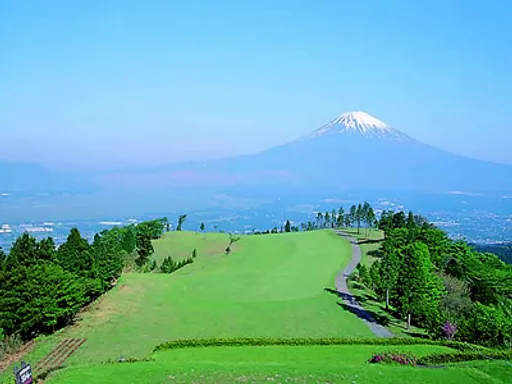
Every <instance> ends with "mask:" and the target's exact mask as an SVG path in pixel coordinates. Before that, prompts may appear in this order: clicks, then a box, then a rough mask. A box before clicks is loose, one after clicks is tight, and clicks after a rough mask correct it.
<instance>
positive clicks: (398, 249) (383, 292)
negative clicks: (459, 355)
mask: <svg viewBox="0 0 512 384" xmlns="http://www.w3.org/2000/svg"><path fill="white" fill-rule="evenodd" d="M378 225H379V228H381V229H383V230H384V231H385V240H384V242H383V244H382V249H381V256H382V257H381V259H380V260H379V261H378V262H376V263H374V265H373V266H372V268H371V269H370V276H371V280H372V285H373V288H374V289H375V291H376V293H377V294H378V295H379V297H380V298H381V299H384V297H389V299H390V302H391V304H393V306H394V307H395V308H396V309H397V310H398V311H399V312H400V313H401V314H402V316H408V315H409V314H410V315H412V316H413V321H414V322H415V323H416V324H418V325H420V326H423V327H425V328H427V329H428V330H429V332H430V334H431V335H432V336H434V337H442V332H441V329H442V326H443V324H445V323H446V321H449V322H450V323H451V324H453V326H454V327H456V329H457V334H456V336H455V337H456V338H457V339H459V340H465V341H470V342H476V343H480V344H484V345H495V346H504V345H509V344H512V336H511V329H512V327H511V326H510V319H511V318H512V313H509V309H510V310H511V311H512V306H511V305H509V304H507V303H509V302H510V299H511V298H512V284H511V283H510V282H511V281H512V266H510V265H507V264H505V263H503V262H502V261H501V260H500V259H499V258H498V257H497V256H495V255H492V254H485V253H479V252H475V251H474V250H473V249H472V248H471V247H470V246H469V245H468V244H467V243H465V242H464V241H461V240H458V241H452V240H450V239H449V238H448V236H447V235H446V233H445V232H444V231H442V230H440V229H438V228H436V227H435V226H433V225H432V224H430V223H429V222H428V221H427V220H426V219H425V218H423V217H421V216H418V215H413V214H412V213H409V214H408V216H407V218H406V217H405V214H404V213H403V212H397V213H394V212H386V211H384V212H383V213H382V215H381V218H380V220H379V223H378ZM507 343H508V344H507Z"/></svg>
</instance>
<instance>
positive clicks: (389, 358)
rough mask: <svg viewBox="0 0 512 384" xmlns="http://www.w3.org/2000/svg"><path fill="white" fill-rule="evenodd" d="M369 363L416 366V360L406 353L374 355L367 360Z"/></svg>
mask: <svg viewBox="0 0 512 384" xmlns="http://www.w3.org/2000/svg"><path fill="white" fill-rule="evenodd" d="M368 362H369V363H372V364H375V363H398V364H401V365H416V358H415V357H414V356H413V355H411V354H407V353H400V352H383V353H379V354H377V355H374V356H372V357H371V358H370V360H368Z"/></svg>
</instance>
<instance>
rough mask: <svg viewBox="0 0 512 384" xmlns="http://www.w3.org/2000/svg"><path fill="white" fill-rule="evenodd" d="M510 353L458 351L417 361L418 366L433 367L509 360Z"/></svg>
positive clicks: (504, 351)
mask: <svg viewBox="0 0 512 384" xmlns="http://www.w3.org/2000/svg"><path fill="white" fill-rule="evenodd" d="M511 359H512V352H511V351H506V350H492V351H459V352H453V353H433V354H429V355H427V356H423V357H421V358H419V359H418V364H421V365H427V366H428V365H435V364H449V363H461V362H465V361H478V360H511Z"/></svg>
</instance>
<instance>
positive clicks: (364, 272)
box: [357, 263, 372, 287]
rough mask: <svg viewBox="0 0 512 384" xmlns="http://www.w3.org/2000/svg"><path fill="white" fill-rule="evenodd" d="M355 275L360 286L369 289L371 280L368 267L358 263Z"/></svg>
mask: <svg viewBox="0 0 512 384" xmlns="http://www.w3.org/2000/svg"><path fill="white" fill-rule="evenodd" d="M357 273H358V280H359V281H360V282H361V283H362V284H364V285H366V286H367V287H371V285H372V279H371V276H370V272H369V270H368V267H366V265H363V264H361V263H359V264H358V265H357Z"/></svg>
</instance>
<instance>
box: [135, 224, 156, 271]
mask: <svg viewBox="0 0 512 384" xmlns="http://www.w3.org/2000/svg"><path fill="white" fill-rule="evenodd" d="M154 251H155V250H154V248H153V244H152V243H151V233H150V231H149V230H148V229H147V228H146V227H141V228H138V229H137V254H138V255H139V257H138V258H137V259H135V262H136V263H137V266H138V267H139V268H140V267H142V266H143V265H144V264H146V263H147V262H148V260H149V256H150V255H151V254H153V252H154Z"/></svg>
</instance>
